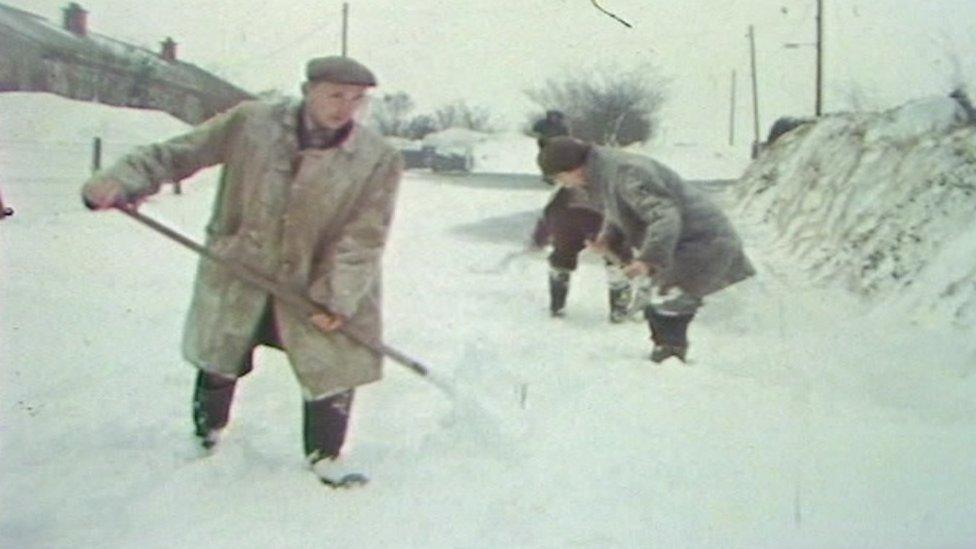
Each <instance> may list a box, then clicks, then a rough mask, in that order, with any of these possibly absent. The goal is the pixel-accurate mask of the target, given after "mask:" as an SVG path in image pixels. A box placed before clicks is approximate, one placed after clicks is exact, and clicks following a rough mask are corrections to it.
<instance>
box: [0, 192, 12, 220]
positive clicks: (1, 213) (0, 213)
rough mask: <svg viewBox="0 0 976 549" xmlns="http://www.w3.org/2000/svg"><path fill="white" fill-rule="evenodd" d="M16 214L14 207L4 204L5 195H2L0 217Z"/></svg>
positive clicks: (0, 197)
mask: <svg viewBox="0 0 976 549" xmlns="http://www.w3.org/2000/svg"><path fill="white" fill-rule="evenodd" d="M12 215H14V209H13V208H8V207H6V206H4V205H3V196H0V219H3V218H5V217H10V216H12Z"/></svg>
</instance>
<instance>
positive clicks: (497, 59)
mask: <svg viewBox="0 0 976 549" xmlns="http://www.w3.org/2000/svg"><path fill="white" fill-rule="evenodd" d="M824 2H825V6H826V8H825V9H826V14H825V17H824V23H825V25H824V27H825V38H824V45H825V55H824V59H825V69H824V76H825V105H824V108H825V110H826V111H827V112H830V111H836V110H847V109H850V108H851V107H852V104H854V103H857V104H859V105H860V106H862V107H868V108H887V107H890V106H894V105H896V104H899V103H901V102H903V101H905V100H908V99H910V98H912V97H917V96H922V95H927V94H944V93H947V92H948V91H949V90H950V88H951V86H952V85H953V84H955V83H956V82H957V81H958V80H959V79H960V78H963V79H965V80H967V81H968V82H969V83H970V86H972V85H973V84H974V83H976V56H974V55H973V54H974V53H976V1H974V0H942V1H938V0H930V1H923V0H846V1H844V2H841V1H840V0H824ZM5 3H7V4H8V5H13V6H15V7H19V8H21V9H25V10H28V11H32V12H34V13H37V14H39V15H42V16H44V17H47V18H48V19H50V20H52V21H55V22H59V21H60V17H61V15H60V14H61V8H62V7H63V6H64V5H66V4H67V1H59V0H5ZM80 3H81V4H82V6H84V7H85V8H86V9H87V10H88V11H89V26H90V29H91V30H92V31H93V32H97V33H101V34H106V35H110V36H113V37H116V38H120V39H123V40H126V41H129V42H133V43H137V44H140V45H143V46H146V47H150V48H152V49H157V48H158V43H159V41H160V40H162V39H163V38H164V37H165V36H167V35H170V36H172V37H173V38H174V39H175V40H176V41H177V42H178V43H179V54H180V57H181V58H182V59H183V60H184V61H188V62H191V63H194V64H196V65H199V66H201V67H203V68H206V69H210V70H213V71H215V72H217V73H218V74H220V75H222V76H224V77H226V78H228V79H230V80H231V81H233V82H234V83H236V84H238V85H240V86H242V87H244V88H246V89H248V90H250V91H254V92H258V91H262V90H267V89H272V88H276V89H280V90H282V91H285V92H287V93H297V89H298V82H299V80H300V78H301V73H302V66H303V64H304V62H305V60H307V59H308V58H309V57H313V56H316V55H323V54H335V53H338V52H339V49H340V43H341V19H342V2H341V1H321V0H289V1H288V2H284V1H279V0H207V1H206V2H199V1H198V0H154V1H153V2H134V1H131V0H82V1H81V2H80ZM600 4H601V5H602V6H603V7H604V8H606V9H607V10H609V11H611V12H614V13H616V14H617V15H618V16H620V17H621V18H623V19H625V20H626V21H628V22H629V23H630V24H631V25H632V28H627V27H625V26H623V25H621V24H620V23H618V22H617V21H615V20H613V19H611V18H609V17H607V16H606V15H604V14H602V13H601V12H599V11H598V10H597V9H596V8H595V7H594V6H593V4H592V3H591V1H590V0H522V1H514V0H425V1H421V0H397V1H395V2H394V1H391V0H349V5H350V30H349V41H350V43H349V53H350V55H351V56H353V57H355V58H357V59H359V60H361V61H363V62H365V63H366V64H367V65H369V66H370V67H371V68H373V69H374V70H375V72H376V73H377V74H378V76H379V78H380V83H381V88H380V89H379V90H378V92H377V93H385V92H393V91H401V90H402V91H406V92H408V93H409V94H410V95H411V96H413V97H414V99H415V101H416V102H417V104H418V112H419V111H424V110H432V109H434V108H436V107H437V106H438V105H441V104H443V103H446V102H449V101H453V100H456V99H462V98H463V99H466V100H467V101H468V102H469V103H471V104H474V105H481V106H484V107H488V108H490V109H491V110H492V111H493V112H494V113H495V116H496V119H497V120H498V121H499V122H500V123H502V124H504V125H508V126H510V127H515V126H516V125H518V124H520V123H522V122H523V120H524V118H525V116H526V113H527V112H528V111H529V109H531V108H532V105H531V104H530V103H529V102H528V101H527V99H526V98H525V96H524V94H523V90H524V89H525V88H526V87H529V86H534V85H538V84H540V83H542V82H543V81H544V80H545V79H546V78H549V77H553V76H559V75H560V74H564V73H566V72H567V71H572V70H580V69H581V68H585V67H587V66H593V65H608V64H611V65H615V66H618V67H621V68H627V67H632V66H635V65H637V64H640V63H651V64H653V65H655V66H657V67H659V70H660V71H661V72H662V73H663V74H664V75H665V76H667V77H668V78H669V79H670V82H671V83H670V86H669V94H668V95H669V103H668V107H667V109H666V111H665V117H666V120H665V123H666V125H667V126H668V130H667V132H668V133H667V136H668V137H669V139H670V140H684V141H698V142H723V141H725V140H727V138H728V126H729V105H730V88H731V79H732V71H733V70H735V71H736V72H737V98H738V99H737V101H736V104H737V109H736V115H737V121H736V125H737V128H738V132H737V138H738V140H740V141H742V142H748V141H749V140H751V133H752V99H751V91H750V87H751V83H750V79H749V71H750V63H749V43H748V40H747V38H746V35H747V29H748V26H749V25H750V24H753V25H755V28H756V44H757V66H758V85H759V99H760V108H759V110H760V118H761V127H762V133H763V134H765V131H766V128H768V126H769V124H771V123H772V122H773V120H775V118H776V117H778V116H780V115H785V114H790V115H801V116H802V115H810V114H812V111H813V105H814V74H815V73H814V68H815V63H814V61H815V59H816V56H815V48H814V47H813V45H812V44H813V42H814V40H815V29H816V24H815V14H816V0H682V1H681V2H674V1H670V2H668V1H659V2H652V1H648V0H600ZM201 6H205V7H201ZM788 42H796V43H801V45H800V46H799V47H796V48H786V47H784V44H785V43H788Z"/></svg>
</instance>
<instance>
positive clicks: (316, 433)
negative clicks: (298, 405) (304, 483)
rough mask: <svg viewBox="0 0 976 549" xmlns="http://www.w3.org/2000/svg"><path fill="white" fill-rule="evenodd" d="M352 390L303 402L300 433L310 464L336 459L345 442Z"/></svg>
mask: <svg viewBox="0 0 976 549" xmlns="http://www.w3.org/2000/svg"><path fill="white" fill-rule="evenodd" d="M352 396H353V392H352V391H343V392H341V393H338V394H336V395H332V396H330V397H326V398H321V399H318V400H306V401H304V403H303V405H304V406H303V410H302V433H303V438H304V442H305V456H306V457H307V458H308V460H309V462H311V463H314V462H316V461H318V460H320V459H323V458H336V457H338V456H339V451H340V450H341V449H342V444H343V442H345V440H346V429H347V427H348V425H349V411H350V410H351V409H352Z"/></svg>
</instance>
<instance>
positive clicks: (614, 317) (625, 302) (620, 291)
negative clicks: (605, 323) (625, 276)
mask: <svg viewBox="0 0 976 549" xmlns="http://www.w3.org/2000/svg"><path fill="white" fill-rule="evenodd" d="M609 295H610V322H613V323H614V324H619V323H621V322H623V321H625V320H627V317H628V315H629V313H630V299H631V296H632V292H631V289H630V284H627V285H626V286H624V287H622V288H620V287H617V288H614V287H612V286H611V287H610V292H609Z"/></svg>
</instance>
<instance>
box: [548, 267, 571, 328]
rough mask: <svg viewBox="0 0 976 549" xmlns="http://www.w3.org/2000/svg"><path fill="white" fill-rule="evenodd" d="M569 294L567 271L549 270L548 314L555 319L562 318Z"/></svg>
mask: <svg viewBox="0 0 976 549" xmlns="http://www.w3.org/2000/svg"><path fill="white" fill-rule="evenodd" d="M568 294H569V271H567V270H564V269H550V270H549V313H550V314H551V315H552V316H555V317H561V316H563V314H564V313H563V309H565V308H566V296H567V295H568Z"/></svg>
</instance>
